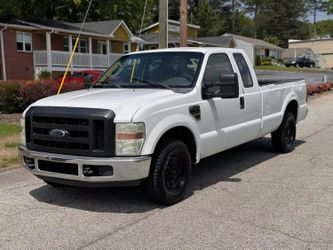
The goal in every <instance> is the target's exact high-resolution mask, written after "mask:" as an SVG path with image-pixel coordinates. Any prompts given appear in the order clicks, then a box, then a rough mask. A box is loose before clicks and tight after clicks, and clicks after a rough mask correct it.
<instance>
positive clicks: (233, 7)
mask: <svg viewBox="0 0 333 250" xmlns="http://www.w3.org/2000/svg"><path fill="white" fill-rule="evenodd" d="M231 11H232V27H231V30H232V34H235V0H232V1H231Z"/></svg>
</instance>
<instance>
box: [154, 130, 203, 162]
mask: <svg viewBox="0 0 333 250" xmlns="http://www.w3.org/2000/svg"><path fill="white" fill-rule="evenodd" d="M170 140H179V141H182V142H184V143H185V144H186V146H187V148H188V150H189V151H190V154H191V160H192V163H193V164H194V163H195V162H196V153H197V146H196V143H195V138H194V135H193V133H192V132H191V130H190V129H188V128H187V127H183V126H179V127H174V128H172V129H169V130H168V131H166V132H165V133H164V134H163V135H162V137H161V138H160V139H159V141H158V143H157V145H156V147H155V150H156V148H157V147H158V146H159V145H161V144H163V143H165V142H166V141H170Z"/></svg>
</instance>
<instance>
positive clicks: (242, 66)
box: [234, 53, 253, 88]
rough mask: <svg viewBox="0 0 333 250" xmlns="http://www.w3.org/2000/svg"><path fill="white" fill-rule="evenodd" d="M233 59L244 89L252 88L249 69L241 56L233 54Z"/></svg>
mask: <svg viewBox="0 0 333 250" xmlns="http://www.w3.org/2000/svg"><path fill="white" fill-rule="evenodd" d="M234 58H235V60H236V63H237V66H238V69H239V72H240V73H241V77H242V81H243V85H244V87H245V88H250V87H253V81H252V76H251V72H250V69H249V67H248V65H247V63H246V61H245V59H244V57H243V55H242V54H239V53H236V54H234Z"/></svg>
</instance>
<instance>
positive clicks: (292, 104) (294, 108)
mask: <svg viewBox="0 0 333 250" xmlns="http://www.w3.org/2000/svg"><path fill="white" fill-rule="evenodd" d="M287 112H291V113H292V114H293V115H294V116H295V120H297V114H298V103H297V101H295V100H292V101H291V102H289V104H288V106H287V108H286V112H285V114H286V113H287Z"/></svg>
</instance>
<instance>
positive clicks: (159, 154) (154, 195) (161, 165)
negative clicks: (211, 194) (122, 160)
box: [145, 141, 192, 205]
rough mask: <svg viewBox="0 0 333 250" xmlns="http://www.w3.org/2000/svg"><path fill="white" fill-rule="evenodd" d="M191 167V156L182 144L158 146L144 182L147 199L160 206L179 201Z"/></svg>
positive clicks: (171, 143) (182, 195) (174, 142)
mask: <svg viewBox="0 0 333 250" xmlns="http://www.w3.org/2000/svg"><path fill="white" fill-rule="evenodd" d="M191 167H192V165H191V156H190V153H189V150H188V148H187V146H186V145H185V143H184V142H182V141H171V142H165V143H162V144H161V145H159V146H158V148H157V149H156V152H155V153H154V155H153V159H152V163H151V167H150V168H151V169H150V174H149V177H148V179H147V181H146V182H145V189H146V192H147V194H148V196H149V198H150V199H151V200H153V201H154V202H157V203H159V204H161V205H171V204H174V203H176V202H178V201H179V200H181V199H182V198H183V197H184V195H185V193H186V190H187V186H188V182H189V179H190V176H191Z"/></svg>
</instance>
